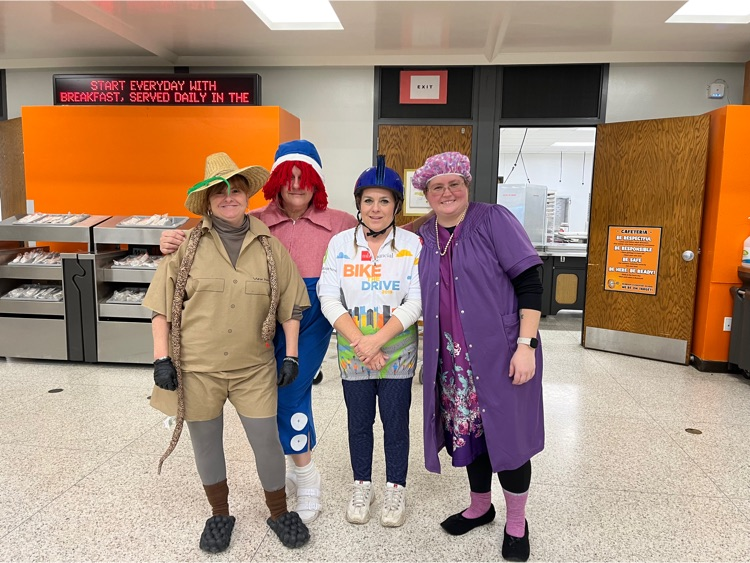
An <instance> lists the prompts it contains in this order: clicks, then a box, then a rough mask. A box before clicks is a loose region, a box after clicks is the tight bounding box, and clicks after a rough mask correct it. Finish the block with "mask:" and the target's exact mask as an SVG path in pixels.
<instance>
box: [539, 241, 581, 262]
mask: <svg viewBox="0 0 750 563" xmlns="http://www.w3.org/2000/svg"><path fill="white" fill-rule="evenodd" d="M534 249H535V250H536V251H537V252H538V253H539V256H569V257H571V258H586V256H587V255H588V245H586V244H579V243H549V244H545V245H543V246H535V247H534Z"/></svg>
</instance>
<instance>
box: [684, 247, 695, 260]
mask: <svg viewBox="0 0 750 563" xmlns="http://www.w3.org/2000/svg"><path fill="white" fill-rule="evenodd" d="M694 258H695V253H694V252H693V251H692V250H686V251H685V252H683V253H682V259H683V260H684V261H685V262H692V261H693V259H694Z"/></svg>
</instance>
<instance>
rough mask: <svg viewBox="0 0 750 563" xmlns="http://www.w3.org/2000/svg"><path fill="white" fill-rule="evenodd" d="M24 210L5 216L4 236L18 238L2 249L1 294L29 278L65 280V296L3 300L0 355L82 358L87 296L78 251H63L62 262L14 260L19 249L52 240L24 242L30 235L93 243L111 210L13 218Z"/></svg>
mask: <svg viewBox="0 0 750 563" xmlns="http://www.w3.org/2000/svg"><path fill="white" fill-rule="evenodd" d="M23 216H24V215H17V216H15V217H8V218H7V219H5V220H4V221H0V241H12V242H17V243H19V244H18V246H16V247H12V246H11V247H8V248H3V249H2V250H0V295H5V294H7V293H8V292H9V291H11V290H12V289H15V288H17V287H19V286H21V285H24V284H25V283H32V284H35V283H42V284H49V285H56V286H60V287H61V288H62V296H63V299H62V301H45V300H34V299H2V300H0V356H5V357H14V358H35V359H37V358H38V359H51V360H83V359H84V356H83V342H82V341H81V316H82V315H81V310H80V305H81V299H82V298H83V299H85V295H84V292H82V291H81V287H82V286H83V285H84V283H83V282H85V281H86V279H85V278H86V275H85V272H83V271H82V270H81V269H80V268H79V264H78V254H76V253H75V252H73V253H66V254H63V255H62V256H61V263H60V264H56V265H35V264H12V265H11V264H10V262H11V261H12V260H13V258H15V256H16V255H18V254H20V253H24V252H28V251H31V250H49V246H47V247H45V246H34V247H31V246H25V245H24V244H23V243H26V242H31V241H33V242H37V241H44V242H64V243H75V244H76V245H77V246H78V247H79V248H80V250H82V251H89V250H91V249H92V248H93V240H92V228H93V227H94V226H95V225H97V224H99V223H101V222H103V221H104V220H106V219H107V218H108V216H106V215H92V216H90V217H88V218H86V219H84V220H83V221H80V222H78V223H76V224H74V225H51V224H46V225H34V224H31V225H29V224H14V223H15V222H16V221H17V220H18V219H21V218H22V217H23ZM3 246H6V245H3ZM79 284H80V287H79Z"/></svg>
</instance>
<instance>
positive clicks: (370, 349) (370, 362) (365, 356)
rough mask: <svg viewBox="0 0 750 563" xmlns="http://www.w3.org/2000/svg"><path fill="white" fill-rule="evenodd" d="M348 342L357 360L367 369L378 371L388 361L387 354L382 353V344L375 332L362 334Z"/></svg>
mask: <svg viewBox="0 0 750 563" xmlns="http://www.w3.org/2000/svg"><path fill="white" fill-rule="evenodd" d="M350 344H351V345H352V349H353V350H354V353H355V354H356V355H357V358H359V361H360V362H362V363H363V364H364V366H365V367H366V368H367V369H371V370H373V371H380V370H381V369H383V367H384V366H385V363H386V362H387V361H388V356H386V355H385V354H384V353H383V350H382V349H381V348H382V345H381V344H380V342H379V340H378V338H377V335H375V334H368V335H363V336H361V337H360V338H358V339H357V340H352V342H350Z"/></svg>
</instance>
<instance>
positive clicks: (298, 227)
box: [250, 201, 357, 278]
mask: <svg viewBox="0 0 750 563" xmlns="http://www.w3.org/2000/svg"><path fill="white" fill-rule="evenodd" d="M250 214H251V215H252V216H253V217H256V218H257V219H260V220H261V221H263V222H264V223H265V224H266V225H267V226H268V228H269V229H270V231H271V234H272V235H273V236H275V237H276V238H277V239H279V240H280V241H281V243H282V244H283V245H284V246H285V247H286V249H287V250H288V251H289V254H291V255H292V260H294V263H295V264H297V269H298V270H299V273H300V275H301V276H302V277H303V278H319V277H320V270H321V268H322V267H323V257H324V256H325V253H326V249H327V248H328V242H329V241H330V240H331V238H332V237H333V236H334V235H337V234H339V233H340V232H342V231H345V230H347V229H351V228H354V227H355V226H356V225H357V219H355V218H354V216H352V215H350V214H349V213H346V212H345V211H339V210H338V209H330V208H328V209H326V210H325V211H319V210H318V209H316V208H315V206H314V205H311V206H310V207H308V209H307V211H305V213H304V214H303V215H302V217H300V218H299V219H297V220H296V221H293V220H292V219H290V218H289V216H287V214H286V213H284V212H283V211H282V210H281V209H279V206H278V204H277V203H276V202H275V201H272V202H271V203H269V204H268V205H266V206H265V207H262V208H260V209H253V210H252V211H250Z"/></svg>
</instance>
